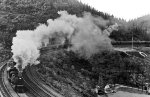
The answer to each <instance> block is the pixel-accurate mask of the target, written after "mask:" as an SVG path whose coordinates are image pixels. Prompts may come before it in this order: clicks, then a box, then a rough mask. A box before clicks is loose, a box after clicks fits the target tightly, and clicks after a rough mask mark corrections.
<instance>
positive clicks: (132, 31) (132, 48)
mask: <svg viewBox="0 0 150 97" xmlns="http://www.w3.org/2000/svg"><path fill="white" fill-rule="evenodd" d="M132 50H133V31H132Z"/></svg>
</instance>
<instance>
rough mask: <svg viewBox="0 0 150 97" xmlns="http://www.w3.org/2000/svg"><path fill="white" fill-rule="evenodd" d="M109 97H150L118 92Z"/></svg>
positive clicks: (149, 96) (148, 96)
mask: <svg viewBox="0 0 150 97" xmlns="http://www.w3.org/2000/svg"><path fill="white" fill-rule="evenodd" d="M109 97H150V95H146V94H136V93H129V92H123V91H118V92H117V93H115V94H110V95H109Z"/></svg>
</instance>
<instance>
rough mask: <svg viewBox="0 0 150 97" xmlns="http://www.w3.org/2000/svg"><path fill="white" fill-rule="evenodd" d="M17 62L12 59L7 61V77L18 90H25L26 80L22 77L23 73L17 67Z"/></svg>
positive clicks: (20, 91) (21, 91)
mask: <svg viewBox="0 0 150 97" xmlns="http://www.w3.org/2000/svg"><path fill="white" fill-rule="evenodd" d="M15 65H16V63H15V62H14V61H12V60H10V61H9V62H8V63H7V77H8V80H9V82H10V83H11V86H12V87H13V89H14V90H15V91H16V92H19V93H23V92H25V87H24V81H23V78H22V73H21V72H20V71H19V70H18V69H17V68H16V67H15Z"/></svg>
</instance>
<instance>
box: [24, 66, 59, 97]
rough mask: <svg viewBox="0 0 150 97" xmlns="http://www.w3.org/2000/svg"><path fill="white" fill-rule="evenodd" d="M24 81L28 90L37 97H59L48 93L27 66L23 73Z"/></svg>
mask: <svg viewBox="0 0 150 97" xmlns="http://www.w3.org/2000/svg"><path fill="white" fill-rule="evenodd" d="M22 75H23V79H24V81H25V86H26V88H27V89H28V90H29V91H30V92H32V93H34V95H36V96H35V97H57V96H55V95H53V94H52V93H50V92H49V91H47V90H46V89H45V88H44V87H43V86H42V85H41V84H40V83H39V82H38V81H37V80H36V79H35V78H34V77H33V76H34V75H32V74H31V71H30V67H29V66H27V67H26V69H25V70H24V72H23V74H22Z"/></svg>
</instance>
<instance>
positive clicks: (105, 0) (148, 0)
mask: <svg viewBox="0 0 150 97" xmlns="http://www.w3.org/2000/svg"><path fill="white" fill-rule="evenodd" d="M79 1H82V2H83V3H85V4H88V5H90V6H92V7H94V8H95V9H97V10H99V11H102V12H105V13H108V14H111V15H114V16H115V17H117V18H123V19H125V20H127V21H128V20H132V19H136V18H138V17H141V16H143V15H147V14H150V0H79Z"/></svg>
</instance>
